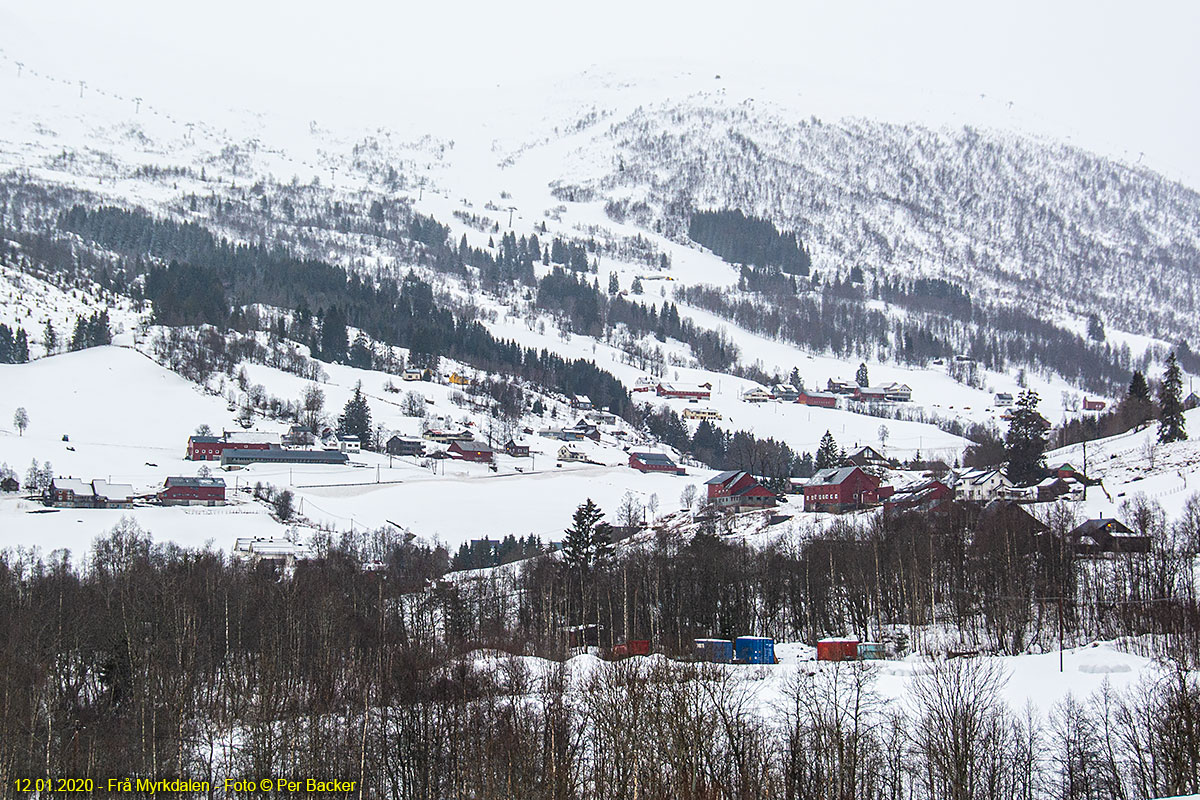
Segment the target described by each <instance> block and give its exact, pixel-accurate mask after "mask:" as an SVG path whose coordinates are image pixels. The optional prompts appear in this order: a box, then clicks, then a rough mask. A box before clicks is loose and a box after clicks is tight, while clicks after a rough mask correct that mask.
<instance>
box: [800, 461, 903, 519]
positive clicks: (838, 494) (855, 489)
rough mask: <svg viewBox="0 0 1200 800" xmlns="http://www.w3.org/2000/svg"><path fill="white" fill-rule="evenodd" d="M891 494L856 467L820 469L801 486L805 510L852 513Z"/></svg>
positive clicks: (889, 487)
mask: <svg viewBox="0 0 1200 800" xmlns="http://www.w3.org/2000/svg"><path fill="white" fill-rule="evenodd" d="M892 492H893V489H892V487H891V486H881V485H880V480H879V478H877V477H875V476H874V475H871V474H869V473H867V472H864V471H863V470H861V469H860V468H858V467H840V468H837V469H822V470H818V471H817V473H816V474H815V475H813V476H812V479H811V480H809V482H808V483H806V484H805V485H804V510H805V511H833V512H841V511H851V510H853V509H856V508H862V507H864V506H869V505H874V504H876V503H879V502H881V501H883V500H886V499H887V498H889V497H891V496H892Z"/></svg>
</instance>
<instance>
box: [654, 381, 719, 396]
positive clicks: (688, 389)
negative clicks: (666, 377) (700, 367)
mask: <svg viewBox="0 0 1200 800" xmlns="http://www.w3.org/2000/svg"><path fill="white" fill-rule="evenodd" d="M655 391H656V392H657V393H658V396H659V397H676V398H681V399H684V400H707V399H709V398H710V397H712V384H711V383H702V384H700V385H699V386H684V385H682V384H678V383H660V384H658V386H656V387H655Z"/></svg>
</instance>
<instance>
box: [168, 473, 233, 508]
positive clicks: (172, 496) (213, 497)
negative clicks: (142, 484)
mask: <svg viewBox="0 0 1200 800" xmlns="http://www.w3.org/2000/svg"><path fill="white" fill-rule="evenodd" d="M158 502H160V503H162V504H163V505H164V506H215V505H218V504H220V503H224V502H225V481H224V480H222V479H221V478H167V481H166V483H164V484H163V488H162V489H161V490H160V491H159V493H158Z"/></svg>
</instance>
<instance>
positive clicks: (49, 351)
mask: <svg viewBox="0 0 1200 800" xmlns="http://www.w3.org/2000/svg"><path fill="white" fill-rule="evenodd" d="M42 346H43V347H45V348H46V355H48V356H49V355H53V354H54V352H55V351H56V350H58V331H56V330H54V325H53V324H51V322H50V320H46V328H45V330H43V331H42Z"/></svg>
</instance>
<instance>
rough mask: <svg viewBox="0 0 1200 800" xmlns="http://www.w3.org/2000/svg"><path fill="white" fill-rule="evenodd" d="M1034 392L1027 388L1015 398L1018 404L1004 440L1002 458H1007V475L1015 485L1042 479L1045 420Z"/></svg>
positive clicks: (1044, 450)
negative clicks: (1003, 456)
mask: <svg viewBox="0 0 1200 800" xmlns="http://www.w3.org/2000/svg"><path fill="white" fill-rule="evenodd" d="M1038 402H1039V398H1038V395H1037V392H1035V391H1033V390H1032V389H1026V390H1025V391H1023V392H1021V394H1020V395H1019V396H1018V397H1017V404H1016V406H1015V407H1014V408H1013V411H1012V419H1011V420H1010V421H1009V423H1008V434H1007V435H1006V436H1005V437H1004V455H1005V457H1006V458H1007V459H1008V469H1007V471H1006V474H1007V475H1008V479H1009V480H1010V481H1012V482H1013V483H1015V484H1017V485H1018V486H1022V485H1027V484H1030V483H1033V482H1035V481H1038V480H1041V478H1042V472H1043V471H1044V470H1045V453H1046V430H1047V429H1048V428H1049V427H1050V426H1049V423H1047V421H1046V418H1045V417H1043V416H1042V415H1041V414H1040V413H1038V410H1037V407H1038Z"/></svg>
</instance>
